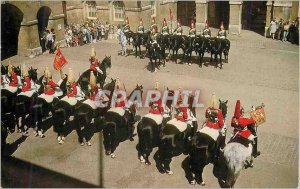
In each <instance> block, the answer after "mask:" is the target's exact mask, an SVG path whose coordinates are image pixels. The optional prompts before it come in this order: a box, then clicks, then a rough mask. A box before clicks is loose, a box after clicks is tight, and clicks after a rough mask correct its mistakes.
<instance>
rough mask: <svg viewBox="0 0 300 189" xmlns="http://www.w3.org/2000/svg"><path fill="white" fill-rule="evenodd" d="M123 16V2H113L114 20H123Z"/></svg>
mask: <svg viewBox="0 0 300 189" xmlns="http://www.w3.org/2000/svg"><path fill="white" fill-rule="evenodd" d="M124 18H125V11H124V4H123V3H122V2H114V20H116V21H123V20H124Z"/></svg>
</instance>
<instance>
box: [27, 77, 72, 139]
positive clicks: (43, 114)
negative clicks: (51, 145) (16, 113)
mask: <svg viewBox="0 0 300 189" xmlns="http://www.w3.org/2000/svg"><path fill="white" fill-rule="evenodd" d="M43 77H44V76H41V77H40V79H39V81H38V83H39V82H41V81H40V80H41V79H42V78H43ZM66 83H67V77H65V78H64V79H63V80H62V82H61V84H60V86H59V88H60V89H61V90H62V93H63V94H62V96H61V97H63V96H65V95H66V93H67V90H66ZM41 84H42V85H43V82H41ZM43 91H44V87H43V86H41V87H40V90H39V92H38V94H41V93H43ZM45 96H46V97H47V95H45ZM33 99H34V100H33V102H32V104H33V105H32V109H31V114H30V115H31V120H32V122H33V127H34V128H35V130H36V136H40V137H41V138H43V137H45V136H44V134H43V130H42V123H43V121H44V120H45V119H47V117H48V116H50V113H51V115H53V113H54V112H53V108H54V107H55V105H56V103H57V102H58V101H59V99H58V98H56V97H53V100H52V101H51V100H50V101H49V102H47V100H46V99H45V98H41V97H36V98H33Z"/></svg>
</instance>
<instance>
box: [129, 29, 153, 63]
mask: <svg viewBox="0 0 300 189" xmlns="http://www.w3.org/2000/svg"><path fill="white" fill-rule="evenodd" d="M148 38H149V34H148V33H142V34H141V33H132V46H133V47H134V48H135V57H137V55H138V50H139V56H140V57H141V56H142V52H141V46H146V43H147V41H148Z"/></svg>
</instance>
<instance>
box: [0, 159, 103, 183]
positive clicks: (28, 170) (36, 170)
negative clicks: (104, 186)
mask: <svg viewBox="0 0 300 189" xmlns="http://www.w3.org/2000/svg"><path fill="white" fill-rule="evenodd" d="M1 168H2V169H1V186H2V187H4V188H19V187H21V188H37V187H38V188H51V187H61V188H79V187H82V188H95V187H101V186H96V185H93V184H89V183H86V182H83V181H80V180H77V179H75V178H72V177H69V176H67V175H64V174H61V173H58V172H55V171H52V170H49V169H46V168H43V167H41V166H38V165H34V164H32V163H30V162H26V161H23V160H20V159H17V158H14V157H6V158H2V159H1Z"/></svg>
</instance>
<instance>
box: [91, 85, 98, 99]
mask: <svg viewBox="0 0 300 189" xmlns="http://www.w3.org/2000/svg"><path fill="white" fill-rule="evenodd" d="M98 89H99V88H98V87H97V86H95V87H93V88H92V89H91V91H90V92H91V95H90V100H93V101H95V98H96V95H97V94H98Z"/></svg>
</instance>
